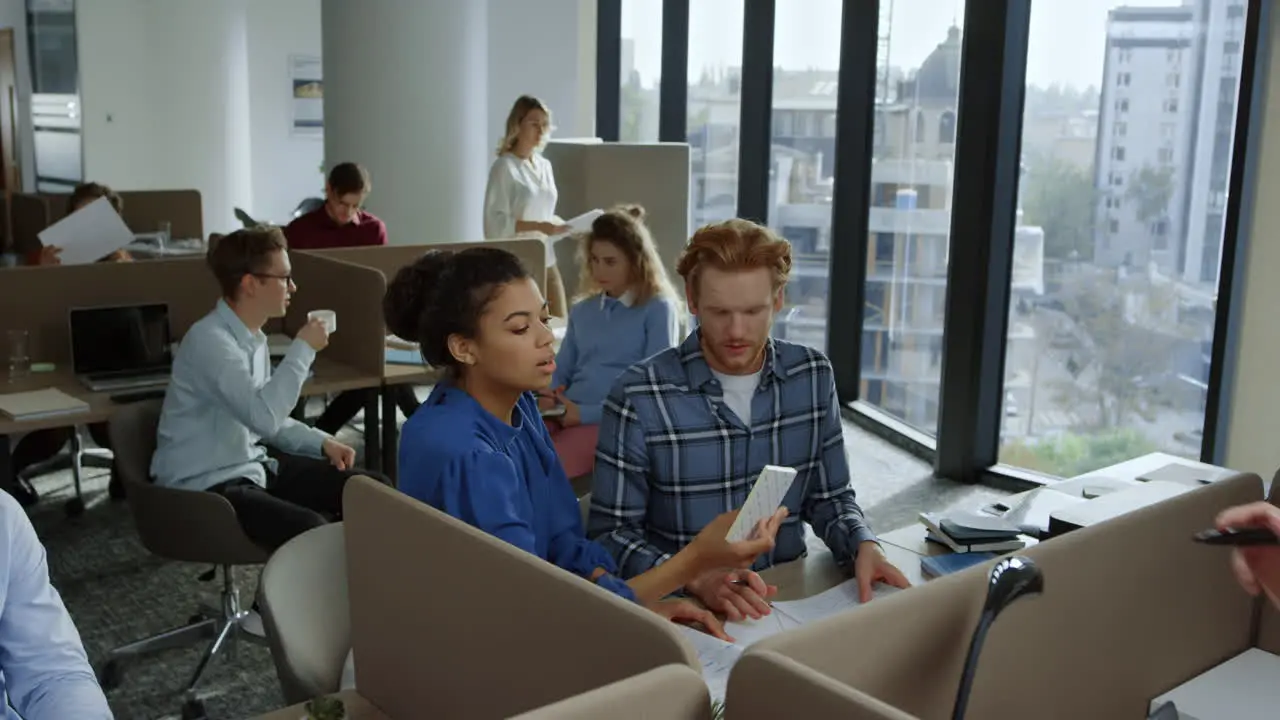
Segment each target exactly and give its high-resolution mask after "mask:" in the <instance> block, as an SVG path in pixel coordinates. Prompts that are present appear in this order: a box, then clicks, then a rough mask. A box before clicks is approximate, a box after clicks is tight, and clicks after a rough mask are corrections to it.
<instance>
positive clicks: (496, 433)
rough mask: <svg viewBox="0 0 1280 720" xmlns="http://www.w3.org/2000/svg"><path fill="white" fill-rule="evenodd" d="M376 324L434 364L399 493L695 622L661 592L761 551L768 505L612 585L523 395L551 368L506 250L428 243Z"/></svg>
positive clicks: (704, 619)
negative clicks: (734, 531)
mask: <svg viewBox="0 0 1280 720" xmlns="http://www.w3.org/2000/svg"><path fill="white" fill-rule="evenodd" d="M384 309H385V311H386V319H387V328H388V329H389V330H390V331H391V332H393V333H395V334H396V335H399V336H400V337H403V338H417V340H418V343H419V345H420V347H421V349H422V356H423V360H425V361H426V362H427V364H429V365H432V366H433V367H437V368H443V369H445V370H446V371H447V373H448V378H447V379H446V380H444V381H442V382H441V383H440V384H438V385H437V386H436V387H435V389H434V390H432V392H431V396H430V397H429V398H427V400H426V402H424V403H423V404H422V407H420V408H419V409H418V411H417V412H415V413H414V414H413V417H411V418H409V420H408V421H407V422H406V423H405V424H404V428H403V430H402V432H401V436H400V477H399V489H400V490H401V491H403V492H405V493H406V494H408V495H410V496H412V497H414V498H417V499H418V500H421V501H422V502H425V503H427V504H429V505H432V506H434V507H436V508H438V509H440V510H442V511H444V512H446V513H448V514H450V515H453V516H454V517H457V518H459V519H461V520H463V521H465V522H468V523H470V524H471V525H473V526H475V527H477V528H480V529H481V530H484V531H485V532H488V533H490V534H492V535H494V536H496V537H498V538H501V539H503V540H505V541H507V542H509V543H511V544H512V545H515V546H517V547H519V548H522V549H524V550H527V551H528V552H530V553H533V554H534V555H537V556H538V557H540V558H543V559H544V560H547V561H549V562H552V563H555V564H556V565H558V566H560V567H561V568H563V569H565V570H567V571H569V572H571V573H574V574H576V575H579V576H581V577H583V578H586V579H588V580H591V581H592V582H594V583H596V584H597V585H600V586H601V587H604V588H606V589H608V590H610V591H612V592H614V593H617V594H618V595H621V596H622V597H625V598H628V599H631V600H635V601H637V602H640V603H642V604H644V605H646V606H647V607H649V608H651V609H653V610H655V611H657V612H660V613H662V614H663V615H664V616H666V617H669V618H672V619H679V620H684V621H694V622H699V623H701V624H703V625H704V626H706V627H707V628H708V630H709V631H711V632H712V633H713V634H716V635H719V636H720V637H724V631H723V628H722V627H721V626H720V624H719V623H718V622H717V621H716V619H715V617H714V616H712V615H711V614H709V613H707V612H706V611H705V610H703V609H702V608H700V607H698V606H695V605H693V604H691V603H688V602H686V601H671V600H663V598H665V597H666V596H667V595H669V594H671V593H672V592H674V591H676V590H678V589H679V588H681V587H683V586H684V585H685V584H686V583H688V582H689V581H691V580H692V579H694V578H695V577H698V576H699V575H701V574H702V573H705V572H710V571H713V570H714V569H716V568H725V567H748V566H750V565H751V563H752V562H753V561H754V560H755V558H756V557H757V556H758V555H759V554H760V553H762V552H766V551H768V550H769V549H770V548H771V547H772V546H773V538H774V535H775V534H776V532H777V529H778V524H779V523H780V522H781V520H782V517H784V516H785V510H781V511H779V514H778V515H775V516H774V517H773V518H771V519H770V520H769V521H767V522H761V523H760V525H759V526H758V527H757V528H756V529H755V533H754V535H753V536H752V539H751V540H747V541H744V542H739V543H730V542H727V541H726V540H725V536H726V535H727V534H728V531H729V527H730V526H731V525H732V523H733V519H734V518H735V517H736V512H733V513H725V514H723V515H721V516H720V517H718V518H717V519H716V520H715V521H713V522H712V523H711V524H710V525H708V526H707V527H706V528H705V529H704V530H703V531H702V532H701V533H699V534H698V536H697V537H696V538H694V540H693V541H692V542H691V543H690V544H689V545H688V546H687V547H685V549H684V550H681V551H680V552H679V553H677V554H676V555H674V556H672V557H671V559H669V560H668V561H667V562H665V563H663V564H662V565H660V566H658V567H657V568H655V569H654V570H651V571H650V572H647V573H644V574H642V575H640V576H637V577H635V578H633V579H632V580H630V581H627V582H625V583H624V582H623V581H622V580H620V579H618V578H617V577H616V576H615V575H614V573H615V571H616V569H617V566H616V565H615V563H614V561H613V558H612V556H610V555H609V553H608V552H606V551H605V549H604V548H603V547H601V546H600V545H598V544H596V543H595V542H592V541H590V540H588V539H587V538H586V535H585V534H584V531H583V527H582V516H581V514H580V512H579V509H578V500H577V498H575V497H574V495H573V491H572V489H571V488H570V485H569V481H568V478H567V477H565V474H564V470H563V469H562V468H561V467H560V462H559V460H558V459H557V458H556V455H555V450H554V449H553V448H552V445H551V438H550V436H549V434H548V432H547V428H546V426H545V425H544V424H543V422H542V419H541V417H540V414H539V411H538V407H537V400H536V398H535V396H534V392H536V391H539V390H543V389H545V388H546V387H547V386H548V385H549V384H550V383H551V378H552V375H553V374H554V373H555V370H556V360H555V354H554V352H553V350H552V347H551V343H552V339H553V335H552V333H551V330H550V329H549V328H548V327H547V325H546V323H547V319H548V317H547V305H546V301H545V300H544V299H543V297H542V294H541V292H539V290H538V286H537V285H536V284H535V283H534V281H533V279H532V278H531V277H529V273H528V272H527V271H526V270H525V269H524V267H523V266H521V264H520V261H519V260H518V259H516V257H515V256H514V255H512V254H511V253H509V252H506V251H505V250H500V249H497V248H486V247H478V248H471V249H469V250H464V251H462V252H459V253H456V254H455V253H450V252H443V251H432V252H429V253H427V254H426V255H424V256H423V257H422V258H420V259H419V260H418V261H417V262H415V263H414V264H413V265H410V266H408V267H405V268H403V269H401V270H400V272H399V273H397V274H396V277H395V279H394V280H393V281H392V283H391V284H390V286H388V288H387V296H386V300H385V306H384Z"/></svg>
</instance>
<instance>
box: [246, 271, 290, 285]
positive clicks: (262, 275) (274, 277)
mask: <svg viewBox="0 0 1280 720" xmlns="http://www.w3.org/2000/svg"><path fill="white" fill-rule="evenodd" d="M249 274H250V275H253V276H254V277H256V278H262V279H270V280H283V281H285V282H287V283H291V282H293V275H272V274H271V273H249Z"/></svg>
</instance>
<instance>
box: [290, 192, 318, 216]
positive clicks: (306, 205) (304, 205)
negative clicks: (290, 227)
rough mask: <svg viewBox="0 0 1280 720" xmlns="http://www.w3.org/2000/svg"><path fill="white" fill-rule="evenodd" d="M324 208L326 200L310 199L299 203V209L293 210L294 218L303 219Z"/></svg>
mask: <svg viewBox="0 0 1280 720" xmlns="http://www.w3.org/2000/svg"><path fill="white" fill-rule="evenodd" d="M323 206H324V198H317V197H309V198H307V199H305V200H303V201H302V202H300V203H298V207H296V208H294V209H293V216H294V217H302V216H303V215H306V214H307V213H309V212H312V211H315V210H319V209H320V208H321V207H323Z"/></svg>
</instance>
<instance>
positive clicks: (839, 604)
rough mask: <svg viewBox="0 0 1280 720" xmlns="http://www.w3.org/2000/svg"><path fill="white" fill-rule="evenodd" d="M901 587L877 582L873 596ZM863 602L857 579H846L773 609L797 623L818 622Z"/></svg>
mask: <svg viewBox="0 0 1280 720" xmlns="http://www.w3.org/2000/svg"><path fill="white" fill-rule="evenodd" d="M898 590H899V588H896V587H892V586H889V585H884V584H881V583H877V584H876V585H874V586H872V588H871V597H872V599H875V598H882V597H885V596H886V595H892V594H893V593H896V592H898ZM861 604H862V603H861V602H859V601H858V581H857V580H856V579H850V580H845V581H844V582H842V583H840V584H839V585H837V586H835V587H833V588H831V589H830V590H826V591H824V592H820V593H818V594H817V595H814V596H812V597H807V598H804V599H803V600H783V601H779V602H775V603H774V604H773V611H774V612H775V613H776V612H778V611H782V612H784V613H786V614H787V616H788V617H790V618H791V619H792V620H794V621H795V622H796V623H797V625H804V624H806V623H811V622H816V621H818V620H821V619H823V618H828V617H831V616H832V615H835V614H837V613H840V612H843V611H845V610H849V609H852V608H855V607H858V606H859V605H861Z"/></svg>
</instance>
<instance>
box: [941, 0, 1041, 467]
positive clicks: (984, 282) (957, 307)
mask: <svg viewBox="0 0 1280 720" xmlns="http://www.w3.org/2000/svg"><path fill="white" fill-rule="evenodd" d="M1030 16H1031V0H969V2H967V3H965V15H964V38H963V42H962V46H961V52H960V57H961V64H960V68H961V70H960V93H959V102H958V112H957V132H956V155H955V163H954V181H953V189H952V196H951V208H952V210H951V236H950V252H949V258H950V260H949V263H948V266H947V303H946V326H945V327H946V333H945V337H944V339H943V355H942V393H941V397H940V399H939V408H938V410H939V412H938V416H939V419H938V435H937V437H938V452H937V457H936V459H935V465H934V469H935V472H936V474H938V475H939V476H942V477H947V478H951V479H953V480H959V481H963V482H974V481H977V480H978V479H980V477H981V476H982V473H983V472H984V471H985V470H986V469H987V468H988V467H990V466H992V465H994V464H995V463H996V461H997V459H998V454H999V440H1000V422H1001V419H1002V415H1003V413H1002V410H1003V407H1004V403H1003V396H1004V360H1005V338H1006V335H1007V330H1008V311H1009V295H1010V291H1009V283H1010V279H1011V269H1012V259H1013V244H1014V226H1015V223H1016V208H1017V203H1018V177H1019V172H1020V170H1019V165H1020V163H1019V153H1020V151H1021V140H1022V137H1021V136H1022V106H1023V96H1024V95H1025V89H1026V67H1027V38H1028V34H1029V21H1030Z"/></svg>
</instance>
